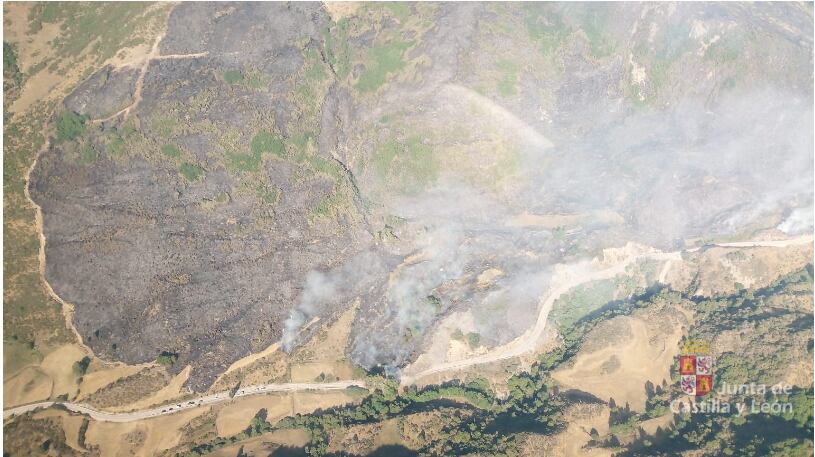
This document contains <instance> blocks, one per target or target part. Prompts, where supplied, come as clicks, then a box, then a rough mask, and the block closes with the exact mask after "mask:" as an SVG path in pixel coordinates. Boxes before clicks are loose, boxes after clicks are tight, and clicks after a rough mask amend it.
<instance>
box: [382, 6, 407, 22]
mask: <svg viewBox="0 0 815 457" xmlns="http://www.w3.org/2000/svg"><path fill="white" fill-rule="evenodd" d="M380 5H382V6H383V7H384V8H385V9H386V10H387V11H389V12H390V13H391V15H392V16H393V17H395V18H396V19H399V22H404V21H405V19H407V17H408V16H409V15H410V6H409V5H408V4H407V3H405V2H383V3H380Z"/></svg>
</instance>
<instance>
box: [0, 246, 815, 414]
mask: <svg viewBox="0 0 815 457" xmlns="http://www.w3.org/2000/svg"><path fill="white" fill-rule="evenodd" d="M812 242H813V236H812V235H807V236H801V237H798V238H791V239H788V240H768V241H743V242H733V243H717V244H712V245H707V246H718V247H732V248H752V247H787V246H793V245H799V244H806V243H812ZM699 249H700V248H698V247H697V248H692V249H688V250H687V251H686V252H694V251H698V250H699ZM646 258H648V259H653V260H663V261H665V262H666V264H665V266H664V268H663V270H662V273H660V280H664V277H665V275H666V274H667V270H668V268H669V266H670V264H671V263H672V262H673V261H675V260H681V259H682V251H675V252H659V251H651V252H646V253H643V254H640V255H637V256H629V257H627V258H625V259H624V260H622V261H620V262H617V263H616V264H615V265H614V266H611V267H608V268H605V269H602V270H595V271H594V272H591V273H589V274H584V272H583V271H577V270H575V271H571V272H569V271H566V272H565V274H561V275H559V276H558V277H557V278H556V279H557V280H563V282H562V283H561V284H559V285H558V286H557V287H556V288H555V289H553V290H552V291H551V292H549V294H548V295H546V297H545V299H544V300H543V301H542V303H541V307H540V311H539V312H538V319H537V321H536V322H535V326H534V327H532V328H530V329H529V330H527V331H526V332H524V333H523V334H522V335H521V336H519V337H518V338H516V339H514V340H512V341H510V342H509V343H507V344H504V345H502V346H498V347H495V348H493V349H492V350H490V351H488V352H486V353H484V354H481V355H478V356H475V357H470V358H467V359H463V360H457V361H453V362H445V363H441V364H438V365H436V366H433V367H431V368H428V369H426V370H423V371H421V372H419V373H416V374H413V375H409V374H404V375H403V376H402V380H401V383H402V384H403V385H408V384H412V383H413V382H415V381H416V380H417V379H419V378H422V377H425V376H429V375H431V374H436V373H441V372H444V371H454V370H460V369H462V368H467V367H470V366H473V365H480V364H485V363H490V362H496V361H499V360H505V359H510V358H513V357H517V356H520V355H523V354H525V353H527V352H531V351H534V350H535V349H536V348H537V345H538V344H539V342H540V339H541V337H542V335H543V332H544V330H545V328H546V322H547V319H548V317H549V312H550V311H551V310H552V306H553V305H554V303H555V301H556V300H557V299H558V298H559V297H560V296H561V295H563V294H564V293H566V292H568V291H569V290H571V289H572V288H574V287H577V286H579V285H580V284H583V283H586V282H590V281H597V280H602V279H609V278H613V277H614V276H616V275H617V274H620V273H622V272H624V271H625V269H626V267H628V266H629V265H631V264H632V263H633V262H635V261H637V260H640V259H646ZM561 276H563V277H561ZM350 387H362V388H365V387H366V384H365V382H364V381H361V380H350V381H335V382H324V383H281V384H260V385H254V386H246V387H242V388H240V389H238V390H237V392H235V395H234V397H235V398H239V397H247V396H250V395H259V394H265V393H273V392H299V391H331V390H345V389H348V388H350ZM230 398H233V397H231V396H230V394H229V392H227V391H224V392H218V393H215V394H210V395H205V396H202V397H198V398H195V399H192V400H185V401H183V402H179V403H171V404H166V405H163V406H159V407H156V408H150V409H144V410H141V411H132V412H126V413H113V412H106V411H100V410H97V409H93V408H91V407H90V406H87V405H83V404H81V403H70V402H52V401H45V402H40V403H31V404H27V405H21V406H16V407H14V408H9V409H5V410H3V419H4V420H5V419H8V418H10V417H12V416H16V415H20V414H25V413H27V412H30V411H34V410H37V409H41V408H42V409H46V408H50V407H52V406H55V405H60V406H62V407H64V408H66V409H68V410H70V411H74V412H77V413H82V414H87V415H88V416H90V417H91V418H93V419H94V420H97V421H102V422H133V421H137V420H143V419H150V418H153V417H158V416H164V415H168V414H175V413H177V412H181V411H185V410H188V409H193V408H198V407H202V406H208V405H214V404H217V403H221V402H225V401H228V400H229V399H230Z"/></svg>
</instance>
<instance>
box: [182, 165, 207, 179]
mask: <svg viewBox="0 0 815 457" xmlns="http://www.w3.org/2000/svg"><path fill="white" fill-rule="evenodd" d="M178 171H179V173H181V176H183V177H184V179H186V180H187V181H190V182H193V181H198V179H199V178H201V177H202V176H204V169H203V168H201V167H199V166H198V165H195V164H192V163H189V162H184V163H182V164H181V165H180V166H179V167H178Z"/></svg>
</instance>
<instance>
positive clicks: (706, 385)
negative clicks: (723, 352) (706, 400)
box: [679, 354, 713, 397]
mask: <svg viewBox="0 0 815 457" xmlns="http://www.w3.org/2000/svg"><path fill="white" fill-rule="evenodd" d="M679 376H680V387H681V388H682V392H684V393H685V394H687V395H695V396H697V397H703V396H705V395H707V394H709V393H710V391H711V390H713V357H712V356H709V355H696V354H685V355H680V356H679Z"/></svg>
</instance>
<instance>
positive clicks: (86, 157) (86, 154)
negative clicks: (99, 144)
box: [79, 144, 99, 165]
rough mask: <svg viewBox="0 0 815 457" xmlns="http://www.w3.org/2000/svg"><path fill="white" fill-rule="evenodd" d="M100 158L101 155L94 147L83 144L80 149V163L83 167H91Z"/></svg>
mask: <svg viewBox="0 0 815 457" xmlns="http://www.w3.org/2000/svg"><path fill="white" fill-rule="evenodd" d="M98 157H99V153H98V152H96V149H95V148H94V147H93V145H90V144H83V145H82V147H80V148H79V163H81V164H83V165H90V164H92V163H94V162H96V159H97V158H98Z"/></svg>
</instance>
